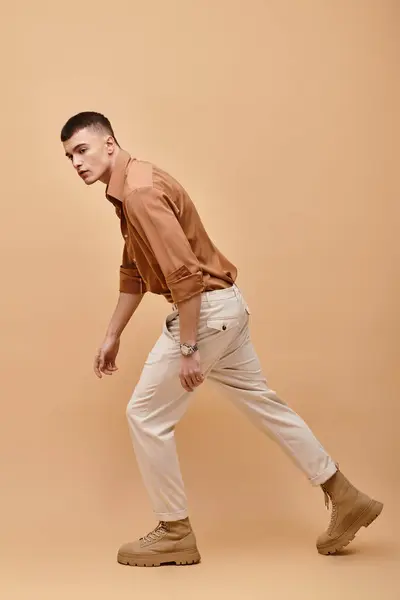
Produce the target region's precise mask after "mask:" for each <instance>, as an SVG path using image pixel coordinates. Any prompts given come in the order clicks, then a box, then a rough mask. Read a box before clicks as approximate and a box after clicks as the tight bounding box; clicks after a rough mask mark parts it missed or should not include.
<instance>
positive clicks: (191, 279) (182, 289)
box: [166, 265, 205, 303]
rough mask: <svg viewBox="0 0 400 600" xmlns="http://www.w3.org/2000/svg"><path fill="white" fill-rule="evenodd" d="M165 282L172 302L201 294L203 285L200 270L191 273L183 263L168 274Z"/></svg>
mask: <svg viewBox="0 0 400 600" xmlns="http://www.w3.org/2000/svg"><path fill="white" fill-rule="evenodd" d="M166 283H167V285H168V288H169V290H170V292H171V296H172V299H173V301H174V303H178V302H183V301H184V300H189V298H192V297H193V296H197V294H201V292H203V291H204V287H205V285H204V280H203V273H202V272H201V271H197V272H196V273H191V272H190V271H189V269H188V268H187V267H186V266H185V265H183V266H182V267H180V268H179V269H177V270H176V271H174V272H173V273H171V274H170V275H168V277H167V278H166Z"/></svg>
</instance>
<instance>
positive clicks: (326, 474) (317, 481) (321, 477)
mask: <svg viewBox="0 0 400 600" xmlns="http://www.w3.org/2000/svg"><path fill="white" fill-rule="evenodd" d="M337 470H338V466H337V464H336V463H334V462H333V461H332V462H330V463H329V465H328V466H327V468H326V469H325V470H324V471H322V473H319V474H318V475H316V476H315V477H312V478H311V479H310V483H311V485H315V486H317V485H322V484H323V483H325V482H326V481H328V479H330V478H331V477H332V475H334V474H335V473H336V471H337Z"/></svg>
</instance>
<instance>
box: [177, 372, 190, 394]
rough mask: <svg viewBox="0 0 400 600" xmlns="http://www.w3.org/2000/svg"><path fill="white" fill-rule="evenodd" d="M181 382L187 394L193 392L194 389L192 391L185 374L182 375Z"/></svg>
mask: <svg viewBox="0 0 400 600" xmlns="http://www.w3.org/2000/svg"><path fill="white" fill-rule="evenodd" d="M180 380H181V385H182V387H183V388H184V389H185V390H186V391H187V392H191V391H192V389H191V387H190V386H189V385H188V382H187V379H186V376H185V375H183V374H181V375H180Z"/></svg>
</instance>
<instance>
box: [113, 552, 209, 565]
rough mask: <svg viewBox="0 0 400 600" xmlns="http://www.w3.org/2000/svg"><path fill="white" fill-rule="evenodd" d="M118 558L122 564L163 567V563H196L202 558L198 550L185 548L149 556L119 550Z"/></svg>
mask: <svg viewBox="0 0 400 600" xmlns="http://www.w3.org/2000/svg"><path fill="white" fill-rule="evenodd" d="M117 560H118V562H119V563H120V564H121V565H129V566H131V567H161V566H163V565H195V564H197V563H199V562H200V560H201V558H200V554H199V552H198V551H197V550H185V551H181V552H168V553H165V554H160V555H147V556H132V555H130V554H123V553H121V552H119V553H118V557H117Z"/></svg>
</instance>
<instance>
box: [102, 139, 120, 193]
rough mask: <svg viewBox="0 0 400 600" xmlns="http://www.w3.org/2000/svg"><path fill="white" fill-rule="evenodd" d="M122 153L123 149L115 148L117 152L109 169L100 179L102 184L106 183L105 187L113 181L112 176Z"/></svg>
mask: <svg viewBox="0 0 400 600" xmlns="http://www.w3.org/2000/svg"><path fill="white" fill-rule="evenodd" d="M120 152H121V148H119V147H118V146H116V147H115V151H114V153H113V155H112V157H111V162H110V165H109V167H108V168H107V170H106V171H105V172H104V174H103V175H102V176H101V177H100V181H101V182H102V183H104V184H105V185H108V184H109V182H110V179H111V175H112V172H113V170H114V167H115V162H116V160H117V158H118V155H119V153H120Z"/></svg>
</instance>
